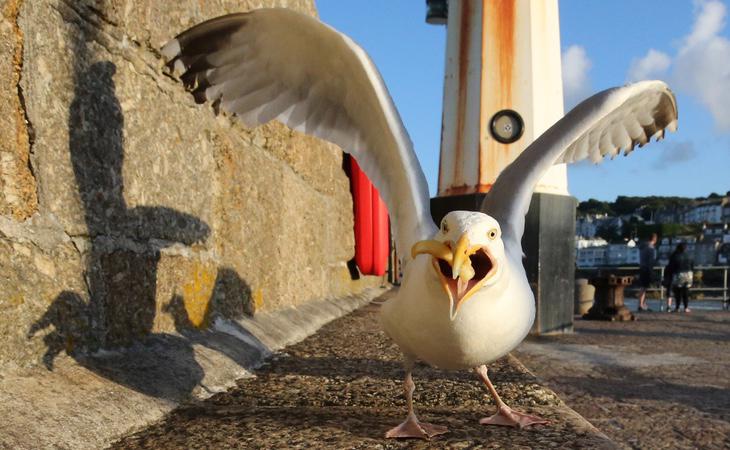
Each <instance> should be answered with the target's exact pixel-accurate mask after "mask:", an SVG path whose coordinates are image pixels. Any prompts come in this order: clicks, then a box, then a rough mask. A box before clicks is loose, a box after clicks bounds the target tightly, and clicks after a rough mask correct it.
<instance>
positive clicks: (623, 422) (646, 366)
mask: <svg viewBox="0 0 730 450" xmlns="http://www.w3.org/2000/svg"><path fill="white" fill-rule="evenodd" d="M691 303H692V302H690V307H692V304H691ZM652 307H653V306H652ZM657 309H658V308H657ZM513 354H514V355H515V356H516V357H517V358H519V359H520V361H522V363H523V364H525V366H527V367H528V368H529V369H530V370H531V371H533V373H535V374H536V375H537V376H538V378H540V379H541V380H543V381H544V382H545V383H546V385H547V386H548V387H549V388H551V389H553V390H554V391H555V392H556V393H557V394H558V395H559V396H560V397H561V398H562V399H563V400H564V401H565V402H566V403H567V404H568V405H569V406H570V407H572V408H573V409H575V410H576V411H577V412H578V413H580V414H581V415H582V416H583V417H585V418H586V419H587V420H588V421H590V422H591V423H592V424H593V425H595V426H596V427H598V428H599V429H600V430H601V431H603V432H604V433H605V434H606V435H608V437H610V438H611V439H612V440H614V442H616V443H617V444H618V445H619V446H620V447H621V448H631V449H634V448H641V449H661V448H671V449H716V448H717V449H728V448H730V312H728V311H719V310H718V311H702V310H699V309H693V310H692V312H691V313H666V312H653V313H640V314H638V315H637V320H636V321H634V322H599V321H585V320H577V321H576V322H575V333H574V334H570V335H558V336H549V337H539V338H535V337H532V338H529V339H528V340H526V341H525V342H523V343H522V345H521V346H520V347H518V349H517V351H516V352H514V353H513Z"/></svg>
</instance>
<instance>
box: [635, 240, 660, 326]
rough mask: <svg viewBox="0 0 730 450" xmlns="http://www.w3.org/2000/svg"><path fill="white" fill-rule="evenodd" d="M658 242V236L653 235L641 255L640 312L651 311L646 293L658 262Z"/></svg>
mask: <svg viewBox="0 0 730 450" xmlns="http://www.w3.org/2000/svg"><path fill="white" fill-rule="evenodd" d="M656 241H657V234H656V233H652V234H651V237H650V238H649V240H648V241H647V242H646V244H644V247H643V248H642V249H641V252H640V253H639V309H638V311H639V312H641V311H651V310H650V309H649V308H648V307H647V306H646V291H647V289H649V286H650V285H651V282H652V280H653V278H654V263H655V262H656V248H655V245H656Z"/></svg>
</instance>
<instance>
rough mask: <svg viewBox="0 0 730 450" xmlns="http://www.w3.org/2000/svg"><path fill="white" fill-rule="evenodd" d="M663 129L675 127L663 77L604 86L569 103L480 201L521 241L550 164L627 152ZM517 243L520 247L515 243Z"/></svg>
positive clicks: (670, 96)
mask: <svg viewBox="0 0 730 450" xmlns="http://www.w3.org/2000/svg"><path fill="white" fill-rule="evenodd" d="M665 129H669V130H670V131H675V130H676V129H677V102H676V99H675V98H674V94H673V93H672V91H671V90H670V89H669V87H668V86H667V85H666V84H665V83H663V82H661V81H643V82H640V83H636V84H632V85H627V86H624V87H620V88H613V89H608V90H605V91H603V92H599V93H598V94H596V95H594V96H592V97H590V98H588V99H587V100H585V101H583V102H582V103H580V104H579V105H578V106H576V107H575V108H573V109H572V110H571V111H570V112H569V113H568V114H566V115H565V117H563V118H562V119H560V120H559V121H558V122H556V123H555V124H554V125H553V126H552V127H550V128H549V129H548V130H547V131H545V133H543V134H542V135H541V136H540V137H539V138H537V139H536V140H535V142H533V143H532V144H531V145H530V146H528V147H527V148H526V149H525V150H524V151H523V152H522V153H521V154H520V155H519V156H518V157H517V158H516V159H515V160H514V161H513V162H512V164H510V165H509V166H507V167H506V168H505V169H504V170H503V171H502V173H500V175H499V177H498V178H497V180H496V182H495V183H494V185H493V186H492V189H491V190H490V191H489V193H488V194H487V196H486V198H485V199H484V202H483V203H482V211H483V212H485V213H487V214H489V215H491V216H492V217H494V218H495V219H497V220H498V221H499V223H500V225H501V227H502V234H503V237H504V239H512V240H513V241H516V243H517V244H520V241H521V239H522V233H523V231H524V229H525V214H526V213H527V209H528V208H529V206H530V199H531V198H532V192H533V190H534V189H535V185H536V184H537V182H538V180H539V179H540V178H541V177H542V176H543V175H544V174H545V172H546V171H547V170H548V169H549V168H550V167H551V166H552V165H553V164H558V163H572V162H575V161H580V160H582V159H586V158H590V159H591V160H592V161H593V162H594V163H599V162H601V161H602V159H603V157H604V156H606V155H610V156H611V158H613V157H615V156H616V155H618V154H619V153H621V150H623V151H624V155H628V154H629V153H631V152H632V151H633V149H634V147H635V146H636V145H637V144H638V145H639V147H641V146H643V145H644V144H646V143H648V142H649V140H650V139H651V138H652V137H653V138H655V139H656V140H660V139H662V138H663V137H664V132H665ZM517 248H520V247H517Z"/></svg>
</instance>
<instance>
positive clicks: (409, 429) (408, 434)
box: [385, 362, 449, 440]
mask: <svg viewBox="0 0 730 450" xmlns="http://www.w3.org/2000/svg"><path fill="white" fill-rule="evenodd" d="M411 368H412V364H408V362H406V379H405V382H404V383H403V387H404V388H405V392H406V401H407V402H408V416H406V420H404V421H403V423H401V424H400V425H398V426H397V427H394V428H391V429H390V430H388V431H387V432H386V433H385V437H386V438H420V439H426V440H428V439H431V438H432V437H434V436H437V435H439V434H444V433H447V432H448V431H449V430H448V429H447V428H446V427H442V426H439V425H433V424H430V423H426V422H421V421H419V420H418V417H416V413H415V412H414V411H413V391H414V390H415V389H416V385H415V384H413V378H412V377H411Z"/></svg>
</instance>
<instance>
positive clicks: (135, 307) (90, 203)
mask: <svg viewBox="0 0 730 450" xmlns="http://www.w3.org/2000/svg"><path fill="white" fill-rule="evenodd" d="M72 39H74V41H73V44H74V47H75V48H76V50H77V53H76V54H75V57H76V58H77V73H76V76H75V90H74V98H73V101H72V103H71V105H70V109H69V116H68V129H69V151H70V159H71V163H72V166H73V171H74V177H75V179H76V183H77V186H78V193H79V197H80V200H81V205H82V206H83V213H84V220H85V224H86V228H87V233H88V236H84V237H85V238H87V239H84V241H85V242H88V246H89V248H88V249H87V250H86V251H85V252H83V253H84V255H83V258H84V260H85V264H86V269H85V272H84V279H85V281H86V284H87V289H88V300H87V299H86V296H85V295H81V294H79V293H77V292H71V291H65V292H62V293H61V294H59V295H58V296H57V297H56V298H55V299H54V300H53V302H52V303H51V305H50V306H49V308H48V309H47V311H46V312H45V314H44V315H43V316H42V317H40V318H39V319H38V320H37V321H36V322H35V323H33V324H32V325H31V327H30V329H29V330H28V333H27V336H28V338H29V339H30V338H32V337H34V336H35V335H36V334H39V333H40V332H41V331H44V330H46V329H50V331H48V332H47V334H45V335H44V336H43V341H44V343H45V345H46V352H45V354H44V356H43V363H44V365H45V366H46V367H47V368H48V370H53V367H54V360H55V359H56V357H57V356H58V355H59V354H60V353H61V352H63V351H65V352H66V353H68V354H69V355H70V356H71V357H73V358H74V359H75V360H76V361H77V362H78V363H80V364H81V365H83V366H84V367H86V368H88V369H90V370H92V371H93V372H95V373H97V374H99V375H101V376H104V377H106V378H108V379H110V380H113V381H115V382H117V383H119V384H122V385H125V386H128V387H131V388H132V389H135V390H137V391H139V392H142V393H145V394H148V395H152V396H156V397H161V398H166V399H172V400H181V399H183V398H185V397H187V396H188V395H189V394H190V393H191V392H192V390H193V389H194V388H195V386H197V385H198V384H199V382H200V381H201V380H202V378H203V376H204V373H203V369H202V368H201V367H200V365H199V364H198V363H197V361H196V360H195V357H194V351H193V344H194V343H198V344H201V345H208V346H210V347H211V348H217V347H220V345H219V342H218V341H216V340H214V339H205V338H204V337H198V336H197V335H196V333H194V332H193V331H192V329H191V328H190V327H188V326H187V325H189V319H188V317H187V312H186V310H185V308H184V307H183V308H181V307H180V305H181V304H182V299H181V298H176V297H173V298H172V300H171V302H170V305H172V306H171V307H170V308H168V309H167V312H168V313H170V314H172V316H173V320H174V322H175V324H176V326H179V329H178V331H180V332H181V334H182V336H178V335H173V334H167V333H153V325H154V321H155V316H156V314H158V302H157V299H156V293H157V270H158V263H159V262H160V256H161V253H160V252H161V250H162V249H163V248H164V247H166V246H170V245H173V244H176V243H182V244H185V245H191V244H194V243H196V242H201V241H204V240H205V239H207V237H208V236H209V234H210V229H209V227H208V225H207V224H206V223H204V222H203V221H201V220H200V219H198V218H196V217H194V216H192V215H189V214H186V213H183V212H180V211H176V210H174V209H171V208H167V207H162V206H136V207H129V206H128V205H127V203H126V201H125V199H124V195H123V193H124V180H123V176H122V169H123V161H124V139H123V132H124V115H123V111H122V108H121V105H120V102H119V100H118V98H117V96H116V88H115V83H114V74H115V72H116V66H115V64H114V63H112V62H110V61H101V62H94V63H90V64H89V63H86V61H88V60H90V59H93V58H92V57H90V56H89V50H88V47H89V46H90V45H91V42H90V41H91V40H92V39H93V36H92V37H89V36H85V35H84V33H82V32H80V33H79V36H73V37H72ZM86 39H88V40H86ZM236 289H237V290H238V291H237V293H236V294H237V295H233V292H232V291H233V290H236ZM226 293H227V295H226ZM236 302H238V303H236ZM250 302H251V295H250V288H249V287H248V285H247V284H246V282H245V281H244V280H242V279H241V278H240V277H239V276H238V274H237V273H236V272H235V271H234V270H232V269H228V268H220V269H219V272H218V276H217V279H216V282H215V287H214V289H213V293H212V295H211V299H210V302H209V304H210V305H211V306H212V308H211V311H209V315H210V316H211V317H214V316H216V315H218V316H225V317H237V316H241V315H243V314H245V313H247V312H250V311H249V310H250V307H247V305H250ZM186 321H187V322H186ZM229 322H232V321H229ZM232 323H233V322H232ZM232 326H233V325H232ZM239 327H240V326H239ZM240 328H241V330H238V331H240V332H241V333H244V335H246V334H249V333H248V332H247V331H246V330H244V329H243V328H242V327H240ZM198 334H200V333H198ZM250 337H251V339H253V341H252V342H253V343H254V344H260V342H257V341H256V338H254V337H253V336H250ZM239 345H240V343H239ZM261 346H262V347H263V345H261ZM110 349H116V350H110ZM120 349H124V351H121V350H120ZM100 350H104V351H100ZM242 354H243V353H237V352H228V356H230V357H232V358H235V361H236V362H237V363H239V364H241V365H244V364H245V363H246V362H247V360H246V358H245V357H243V356H241V355H242Z"/></svg>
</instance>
